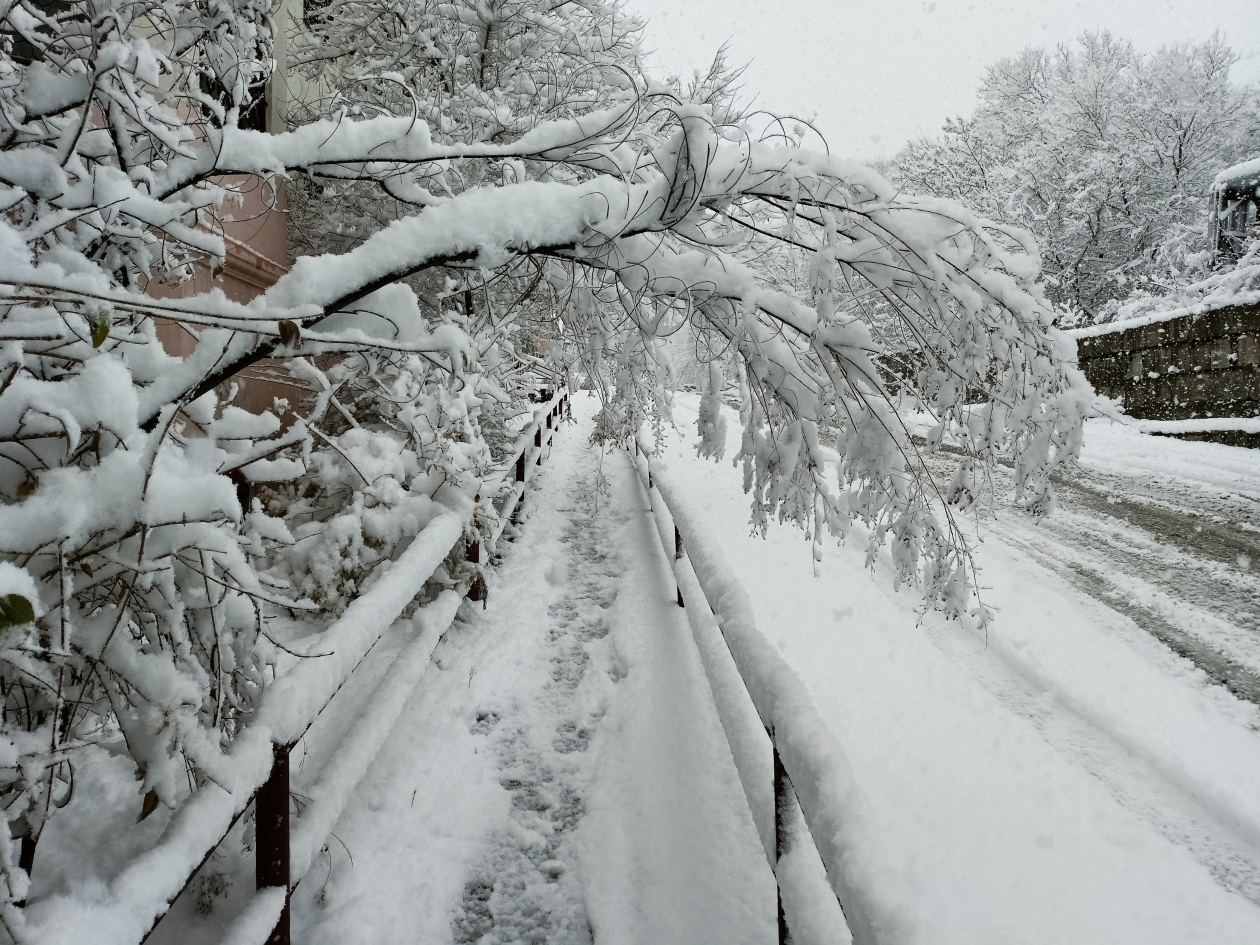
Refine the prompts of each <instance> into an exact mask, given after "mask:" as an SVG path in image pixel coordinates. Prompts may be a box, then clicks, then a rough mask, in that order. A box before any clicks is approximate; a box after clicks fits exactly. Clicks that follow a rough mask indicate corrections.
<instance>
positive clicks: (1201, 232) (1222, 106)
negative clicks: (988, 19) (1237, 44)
mask: <svg viewBox="0 0 1260 945" xmlns="http://www.w3.org/2000/svg"><path fill="white" fill-rule="evenodd" d="M1237 59H1238V57H1237V54H1235V53H1234V52H1233V51H1232V50H1231V49H1230V48H1229V47H1228V46H1227V45H1226V44H1225V42H1224V41H1223V40H1222V39H1221V38H1220V37H1214V38H1213V39H1211V40H1208V41H1206V42H1203V43H1198V44H1194V45H1182V46H1173V47H1167V48H1163V49H1160V50H1158V51H1157V52H1154V53H1142V52H1139V51H1138V50H1136V49H1135V48H1134V47H1133V45H1132V44H1131V43H1129V42H1126V41H1123V40H1120V39H1117V38H1116V37H1114V36H1112V35H1110V34H1108V33H1085V34H1083V35H1082V36H1081V37H1080V39H1079V40H1078V42H1077V43H1076V44H1075V45H1060V46H1058V47H1056V48H1055V49H1054V50H1047V49H1043V48H1029V49H1026V50H1024V51H1023V52H1021V53H1018V54H1017V55H1015V56H1012V57H1009V58H1006V59H1002V60H1000V61H999V62H997V63H996V64H994V65H993V66H991V67H990V68H989V69H988V71H987V73H986V75H985V78H984V80H983V82H982V83H981V86H980V90H979V99H980V104H979V105H978V107H977V108H976V111H975V113H974V114H973V115H972V116H971V117H970V118H958V119H953V120H950V121H948V122H947V123H946V124H945V127H944V129H943V130H942V133H941V135H940V136H939V137H937V138H924V139H921V140H919V141H915V142H913V143H912V144H910V145H909V146H908V147H907V148H906V149H905V151H904V152H902V154H900V155H899V156H898V159H897V162H896V163H897V173H898V177H899V180H900V182H901V183H902V184H903V185H904V186H905V187H906V188H907V189H910V190H913V191H915V192H918V193H933V194H938V195H941V196H949V197H952V198H954V199H956V200H959V201H960V202H963V203H965V204H966V205H968V206H970V207H972V208H973V209H975V210H976V211H978V212H980V213H983V214H985V215H986V216H988V217H990V218H992V219H995V220H1001V221H1003V222H1007V223H1011V224H1014V225H1017V226H1021V227H1024V228H1026V229H1028V230H1029V231H1030V232H1032V233H1033V234H1034V235H1035V236H1036V238H1037V241H1038V244H1039V246H1040V248H1041V253H1042V259H1043V262H1044V265H1045V268H1046V275H1047V292H1048V295H1049V297H1050V298H1051V300H1052V301H1054V302H1056V303H1058V304H1060V305H1063V306H1066V307H1068V308H1070V309H1072V310H1073V311H1074V312H1075V313H1077V315H1078V317H1082V316H1083V317H1085V318H1087V319H1098V318H1105V317H1106V316H1105V315H1103V313H1102V310H1103V306H1104V305H1105V304H1106V303H1107V302H1108V301H1110V300H1113V299H1119V298H1124V297H1125V296H1127V295H1128V294H1129V293H1130V291H1132V290H1133V289H1134V288H1149V289H1160V288H1167V287H1169V286H1170V285H1173V284H1176V283H1178V282H1184V281H1188V280H1190V279H1191V278H1194V277H1197V276H1198V275H1202V267H1203V265H1204V264H1205V263H1206V261H1207V259H1208V255H1207V254H1205V253H1204V252H1203V250H1204V249H1205V248H1206V242H1205V213H1206V206H1207V197H1208V190H1209V188H1210V186H1211V183H1212V179H1213V177H1214V176H1215V174H1216V173H1217V171H1219V170H1220V169H1221V168H1223V167H1225V166H1228V165H1230V164H1233V163H1235V162H1236V161H1238V160H1242V159H1243V158H1245V157H1248V156H1249V155H1251V154H1253V153H1255V152H1256V151H1258V150H1260V106H1257V102H1258V101H1260V97H1258V96H1257V94H1256V90H1255V89H1254V88H1251V87H1246V86H1240V85H1237V84H1235V83H1233V82H1231V81H1230V78H1229V71H1230V67H1231V66H1232V65H1233V64H1234V63H1235V62H1236V61H1237Z"/></svg>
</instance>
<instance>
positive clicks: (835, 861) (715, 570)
mask: <svg viewBox="0 0 1260 945" xmlns="http://www.w3.org/2000/svg"><path fill="white" fill-rule="evenodd" d="M649 462H650V465H651V469H652V476H653V480H654V484H655V485H656V487H657V488H658V489H659V490H660V492H661V495H662V497H663V498H664V499H665V502H666V504H667V505H668V507H669V510H670V513H671V515H672V516H673V519H674V524H675V525H676V527H677V528H678V530H679V531H680V532H681V533H682V538H683V546H684V548H685V549H686V556H687V557H686V560H687V561H688V562H689V563H690V565H691V567H692V568H693V569H694V571H695V576H696V579H697V580H698V581H699V584H700V587H701V588H702V589H703V590H704V596H705V598H706V599H707V600H708V602H709V605H710V607H711V608H712V609H713V612H714V614H715V615H716V616H717V619H718V625H719V626H720V627H721V630H722V635H723V637H724V638H725V639H726V643H727V646H728V647H729V648H730V652H731V655H732V656H733V657H734V659H735V664H736V666H737V667H738V668H739V672H740V675H741V676H742V677H743V680H744V683H745V685H746V686H747V687H748V693H749V695H750V696H751V697H752V700H753V703H754V704H755V705H756V707H757V711H758V713H759V714H760V715H761V719H762V722H763V724H764V725H765V726H766V728H767V730H769V731H771V732H773V734H774V739H775V744H776V746H777V747H778V750H779V754H780V756H781V757H782V759H783V764H784V767H785V768H786V769H787V772H788V776H789V777H790V778H791V781H792V786H793V789H794V790H795V792H796V796H797V799H798V800H799V802H800V805H801V810H802V812H803V814H804V816H805V822H806V823H807V824H808V825H809V829H810V833H811V835H812V836H813V838H814V842H815V844H816V845H817V847H818V852H819V854H820V855H821V856H822V860H823V863H824V864H826V866H827V873H828V877H829V878H830V880H831V883H832V885H833V887H834V889H835V892H836V895H837V896H838V897H839V899H840V902H841V904H842V905H843V907H844V909H845V916H846V918H847V920H848V923H849V927H850V929H851V930H852V931H853V934H854V939H855V941H858V942H862V943H867V942H869V943H872V945H873V943H877V942H898V941H905V940H907V939H909V938H910V937H911V935H912V933H911V931H910V930H909V929H908V928H907V927H906V919H905V916H906V915H907V914H908V910H907V909H906V908H905V904H904V902H903V900H902V897H903V896H904V895H905V893H906V886H905V883H904V881H903V880H901V879H900V878H899V875H898V874H899V872H900V868H899V866H898V865H897V864H896V863H894V862H890V861H889V860H888V859H886V856H885V852H886V850H885V847H884V845H883V844H882V843H881V841H880V838H879V828H878V825H877V822H876V820H875V817H874V814H873V811H872V810H871V806H870V802H869V801H868V800H867V798H866V796H865V793H864V792H863V790H862V788H861V787H860V786H859V785H858V783H857V781H856V780H855V779H854V777H853V772H852V769H851V767H850V765H849V762H848V759H847V758H846V756H845V752H844V749H843V748H842V747H841V745H840V742H839V740H838V739H837V738H836V736H835V735H834V734H833V732H832V731H831V730H830V728H828V726H827V725H826V724H825V723H824V722H823V721H822V719H821V717H820V716H819V715H818V711H817V709H816V708H815V707H814V703H813V700H812V698H811V697H810V695H809V693H808V692H807V691H806V690H805V687H804V686H803V685H802V684H801V680H800V677H799V676H797V674H796V673H795V672H794V671H793V670H792V669H791V668H790V667H789V666H788V665H787V664H786V663H785V662H784V661H783V659H782V657H781V656H779V654H778V652H777V651H776V650H775V648H774V647H773V646H772V645H771V644H770V643H769V642H768V641H767V640H766V639H765V637H763V636H762V635H761V633H759V632H758V630H757V626H756V621H755V618H754V616H753V610H752V604H751V601H750V600H749V598H748V594H747V592H746V591H745V590H744V589H743V587H742V586H741V584H740V583H739V581H738V579H737V578H736V577H735V575H734V572H733V571H732V570H731V568H730V566H729V565H728V564H727V563H726V560H725V558H724V556H723V554H722V552H721V550H720V549H719V547H718V546H717V545H716V544H715V543H714V542H713V540H712V539H711V538H710V537H709V534H708V531H707V529H706V528H705V527H704V525H703V524H702V523H701V522H700V521H699V520H698V519H697V518H696V517H695V516H693V515H692V514H691V513H690V512H689V511H688V509H687V508H686V505H685V504H684V502H683V499H682V496H681V494H680V493H679V492H678V490H677V488H676V487H675V486H674V484H673V481H672V479H671V478H670V474H669V470H668V469H666V468H665V467H664V466H663V465H662V464H661V463H660V462H658V461H651V460H649Z"/></svg>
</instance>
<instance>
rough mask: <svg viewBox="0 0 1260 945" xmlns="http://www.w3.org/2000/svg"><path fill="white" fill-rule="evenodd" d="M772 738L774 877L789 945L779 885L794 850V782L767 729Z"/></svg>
mask: <svg viewBox="0 0 1260 945" xmlns="http://www.w3.org/2000/svg"><path fill="white" fill-rule="evenodd" d="M766 734H767V735H769V736H770V750H771V751H772V752H774V875H775V880H774V883H775V897H776V898H777V899H778V908H779V945H787V943H788V942H789V941H791V936H790V935H789V934H788V927H787V917H786V916H785V915H784V914H783V888H782V886H781V885H780V884H779V862H780V861H781V860H782V859H783V857H785V856H786V855H787V853H788V851H789V850H791V849H792V826H793V825H792V824H790V823H789V818H790V817H791V815H792V801H791V797H790V795H789V792H790V791H791V789H792V782H790V781H789V780H788V776H787V769H786V768H784V767H783V759H782V758H780V757H779V746H778V743H776V742H775V740H774V729H773V728H767V729H766Z"/></svg>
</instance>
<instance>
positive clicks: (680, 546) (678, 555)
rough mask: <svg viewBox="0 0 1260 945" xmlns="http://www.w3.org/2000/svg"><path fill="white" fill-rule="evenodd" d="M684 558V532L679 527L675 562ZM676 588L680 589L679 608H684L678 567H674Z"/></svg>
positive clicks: (675, 528) (675, 543) (675, 533)
mask: <svg viewBox="0 0 1260 945" xmlns="http://www.w3.org/2000/svg"><path fill="white" fill-rule="evenodd" d="M682 556H683V544H682V532H680V531H679V530H678V526H677V525H675V526H674V560H675V561H679V560H681V559H682ZM674 586H675V587H677V588H678V606H679V607H684V606H686V605H685V604H683V596H682V585H681V584H679V583H678V565H674Z"/></svg>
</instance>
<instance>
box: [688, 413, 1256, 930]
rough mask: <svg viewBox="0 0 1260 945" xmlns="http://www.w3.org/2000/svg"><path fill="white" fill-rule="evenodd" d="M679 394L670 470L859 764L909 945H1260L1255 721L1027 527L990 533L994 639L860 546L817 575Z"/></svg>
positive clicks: (986, 575) (987, 549)
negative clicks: (701, 442) (933, 603)
mask: <svg viewBox="0 0 1260 945" xmlns="http://www.w3.org/2000/svg"><path fill="white" fill-rule="evenodd" d="M679 400H680V403H679V404H678V406H677V408H676V411H675V414H676V420H677V421H678V423H679V426H680V428H681V429H682V430H683V431H684V436H682V437H678V436H676V435H673V434H671V435H670V436H669V438H668V449H667V456H666V461H667V463H668V464H669V468H670V470H671V478H672V479H673V480H674V481H675V482H677V483H685V488H684V489H683V491H684V493H685V495H686V501H687V502H688V504H689V505H690V506H691V507H692V509H693V511H695V512H698V513H700V514H702V515H703V517H704V520H705V521H706V522H707V523H708V524H709V527H710V529H711V530H712V532H713V534H714V536H715V537H716V538H717V539H718V540H719V541H720V542H721V544H722V547H723V549H724V551H725V553H726V555H727V556H728V558H729V559H730V561H731V563H732V565H733V567H734V568H735V570H736V572H737V573H738V575H739V577H740V579H741V581H742V582H743V583H744V586H745V587H746V588H747V590H748V592H749V593H750V595H751V597H752V599H753V602H754V606H755V609H756V613H757V620H758V625H759V627H760V629H761V630H762V631H763V632H764V633H765V634H766V635H767V636H768V637H769V638H770V639H771V641H772V642H774V643H775V644H776V646H777V647H778V648H779V650H780V652H781V653H782V654H783V655H784V657H785V658H786V659H787V660H788V662H789V663H790V664H791V665H792V666H793V667H794V668H795V669H796V670H797V671H798V673H799V674H800V675H801V677H802V679H803V680H804V681H805V683H806V685H807V686H808V687H809V689H810V691H811V692H812V694H813V696H814V699H815V701H816V703H817V704H818V706H819V708H820V711H821V712H822V714H823V716H824V718H825V719H826V720H827V721H828V723H829V724H830V725H831V727H832V729H833V731H835V732H836V734H837V735H838V736H839V738H840V740H841V742H842V743H843V744H844V746H845V749H846V751H847V752H848V753H849V756H850V760H851V762H852V763H853V766H854V770H855V774H856V775H857V777H858V780H859V782H860V783H861V784H862V785H863V787H864V788H865V790H866V793H867V795H868V796H869V797H870V798H871V800H872V803H873V804H874V806H875V808H876V811H877V813H878V815H879V818H880V825H881V829H882V835H883V837H884V838H885V842H887V843H888V844H889V845H890V846H891V848H892V849H893V850H894V851H895V855H896V856H897V857H898V858H900V860H901V862H902V863H903V877H904V878H905V881H906V882H907V884H908V888H907V890H906V899H907V900H908V901H910V902H913V903H914V904H915V911H916V915H915V916H913V919H914V921H915V922H916V925H917V931H918V934H917V936H916V940H918V941H923V942H933V943H939V942H957V943H969V945H972V943H980V942H983V943H995V945H996V943H1007V942H1027V943H1046V945H1050V943H1061V942H1066V941H1071V942H1074V943H1098V945H1103V943H1116V942H1142V943H1155V942H1169V943H1172V942H1178V943H1185V942H1213V943H1224V942H1228V943H1239V945H1242V943H1254V942H1257V941H1260V908H1257V906H1256V904H1255V903H1256V902H1257V901H1260V895H1257V893H1258V892H1260V887H1258V885H1257V877H1258V876H1260V736H1258V735H1257V730H1258V729H1260V713H1258V712H1257V710H1256V706H1254V705H1253V704H1251V703H1249V702H1246V701H1244V700H1240V699H1239V698H1237V697H1236V696H1234V695H1233V694H1231V693H1230V692H1229V691H1227V690H1226V689H1225V688H1223V687H1222V686H1219V685H1215V684H1214V683H1213V681H1212V679H1210V678H1209V677H1208V676H1206V675H1205V674H1204V673H1203V672H1202V671H1200V670H1199V669H1197V668H1196V667H1195V666H1194V665H1193V664H1192V663H1190V662H1189V661H1188V660H1186V659H1184V658H1182V657H1178V656H1177V655H1175V654H1174V653H1172V652H1170V651H1169V650H1168V649H1167V648H1165V647H1164V646H1163V645H1162V644H1160V643H1159V642H1158V641H1156V640H1154V639H1152V638H1151V637H1150V636H1148V635H1147V634H1146V633H1144V632H1143V631H1142V630H1141V629H1140V628H1139V627H1138V626H1137V625H1135V624H1134V622H1133V620H1132V619H1131V617H1130V616H1128V615H1127V614H1125V613H1122V612H1117V611H1116V610H1115V609H1113V608H1111V607H1109V606H1107V605H1106V604H1105V603H1103V602H1100V601H1099V600H1096V599H1094V598H1092V597H1090V596H1087V595H1086V594H1083V593H1081V591H1080V590H1079V589H1078V588H1077V587H1076V586H1075V585H1073V584H1072V583H1070V582H1069V581H1067V580H1066V579H1065V578H1064V577H1063V576H1062V575H1061V574H1060V573H1058V571H1057V570H1055V569H1048V568H1047V567H1046V566H1045V565H1044V564H1043V563H1042V561H1041V560H1039V559H1038V558H1037V557H1034V556H1033V555H1031V554H1029V553H1027V551H1026V550H1025V549H1024V547H1022V546H1021V543H1020V541H1018V540H1016V539H1017V538H1019V537H1021V536H1023V537H1026V536H1027V535H1028V534H1036V527H1035V526H1032V525H1028V526H1027V527H1026V528H1025V531H1024V532H1023V533H1021V535H1020V536H1017V535H1013V534H1009V535H1008V534H1007V533H1004V532H1002V531H999V530H997V529H994V528H992V527H988V526H986V527H985V529H984V531H985V535H986V540H985V543H984V545H983V546H982V548H981V549H980V552H979V563H980V565H981V567H982V569H983V573H982V578H983V580H984V583H985V584H986V585H987V590H986V599H987V600H988V602H989V603H991V604H995V605H996V606H997V607H998V608H999V611H1000V612H999V618H998V621H997V624H996V626H995V628H994V630H993V631H992V632H991V633H990V634H989V637H988V639H987V640H986V639H981V638H979V637H976V636H974V635H972V634H970V633H968V632H967V631H965V630H963V629H961V628H960V627H958V626H957V625H955V624H949V623H946V622H945V621H943V620H941V619H940V618H939V616H938V615H936V614H927V615H925V616H923V617H922V619H921V620H920V619H919V615H918V614H917V613H916V612H915V608H916V603H917V601H916V599H915V597H914V596H913V593H901V594H897V593H895V592H894V591H893V590H892V586H891V584H892V582H891V579H890V572H889V569H888V564H887V562H886V561H881V562H879V563H878V564H877V567H876V573H875V574H873V575H872V574H870V573H869V572H864V571H863V568H862V558H863V551H862V550H861V549H860V548H858V547H857V545H858V543H856V542H855V543H851V544H850V545H848V546H842V547H840V548H834V547H833V548H830V549H829V550H828V551H827V552H826V554H825V556H824V560H823V561H822V562H820V564H819V574H818V577H817V578H815V577H814V576H813V575H812V572H811V567H810V549H809V544H808V543H807V542H805V541H803V540H802V538H801V535H800V533H799V532H796V531H794V530H792V529H790V528H786V527H772V528H771V531H770V535H769V537H768V538H767V539H766V540H764V541H763V540H761V539H760V538H753V537H750V536H749V534H748V526H747V524H746V523H747V498H746V497H745V496H744V495H743V494H742V493H741V491H740V487H739V480H738V476H737V475H736V474H733V473H734V471H733V470H731V469H730V468H729V467H728V466H726V465H725V464H719V465H717V466H714V465H712V464H710V463H706V462H702V461H698V460H697V459H696V458H695V454H694V450H692V449H691V447H690V445H689V441H690V440H691V439H693V438H694V433H693V431H694V426H693V423H694V417H695V411H694V402H693V401H691V400H689V399H688V398H685V397H683V398H679ZM729 428H730V437H731V438H730V440H729V442H728V449H729V451H730V452H728V455H730V453H731V452H733V451H734V450H735V449H736V448H737V446H738V439H737V437H738V425H737V422H736V418H734V417H732V418H730V421H729ZM1196 445H1197V444H1196ZM1151 478H1152V479H1153V478H1155V476H1154V474H1152V475H1151ZM1068 511H1069V515H1073V514H1075V515H1080V514H1081V513H1080V512H1076V513H1073V512H1072V511H1071V510H1070V509H1069V510H1068ZM1064 518H1068V516H1064ZM1078 526H1079V522H1078ZM1060 527H1071V522H1070V521H1069V523H1068V524H1067V525H1066V526H1060ZM1041 534H1042V536H1043V538H1048V537H1049V536H1046V535H1044V533H1041ZM1066 540H1067V539H1065V541H1066ZM1172 550H1175V549H1168V548H1161V549H1160V553H1164V554H1169V553H1171V551H1172ZM1086 551H1088V549H1087V548H1083V549H1082V553H1085V552H1086Z"/></svg>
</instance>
